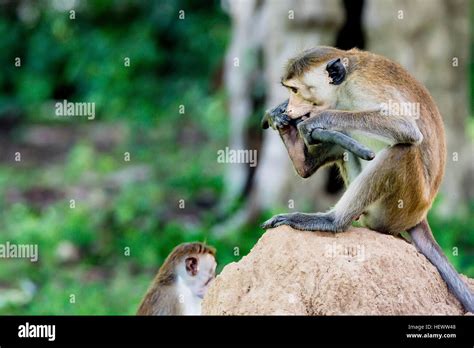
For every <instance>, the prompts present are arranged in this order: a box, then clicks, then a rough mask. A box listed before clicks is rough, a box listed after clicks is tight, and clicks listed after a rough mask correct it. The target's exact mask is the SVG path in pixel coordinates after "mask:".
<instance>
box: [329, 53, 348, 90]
mask: <svg viewBox="0 0 474 348" xmlns="http://www.w3.org/2000/svg"><path fill="white" fill-rule="evenodd" d="M326 71H327V72H328V73H329V77H330V78H331V79H332V82H331V84H333V85H339V84H341V83H342V81H344V78H345V77H346V68H345V66H344V64H342V62H341V58H337V59H333V60H331V61H330V62H329V63H328V65H326Z"/></svg>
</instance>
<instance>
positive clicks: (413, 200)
mask: <svg viewBox="0 0 474 348" xmlns="http://www.w3.org/2000/svg"><path fill="white" fill-rule="evenodd" d="M281 83H282V85H283V86H284V87H286V88H287V89H288V90H289V93H290V97H289V99H288V101H286V102H284V103H282V104H281V105H279V106H277V107H276V108H274V109H273V110H270V111H269V112H267V113H266V115H265V116H264V119H263V122H262V126H263V127H264V128H267V127H268V125H271V126H272V128H276V129H277V130H278V132H279V134H280V137H281V139H282V141H283V143H284V145H285V147H286V149H287V152H288V154H289V156H290V159H291V161H292V163H293V166H294V167H295V170H296V172H297V173H298V175H300V176H301V177H303V178H307V177H309V176H311V175H313V174H314V173H315V172H316V171H317V170H318V169H319V168H321V167H323V166H325V165H328V164H336V165H337V166H338V167H339V170H340V173H341V176H342V179H343V181H344V183H345V186H346V191H345V192H344V194H343V196H342V197H341V198H340V200H339V201H338V202H337V203H336V205H335V206H334V207H333V208H331V209H330V210H329V211H327V212H324V213H313V214H307V213H299V212H295V213H289V214H280V215H276V216H274V217H272V218H271V219H269V220H267V221H265V222H264V223H263V224H262V227H263V228H264V229H269V228H274V227H277V226H280V225H288V226H291V227H292V228H294V229H297V230H303V231H322V232H334V233H335V232H343V231H346V230H347V229H348V228H349V227H350V226H351V225H352V222H353V221H356V220H358V221H360V223H361V225H362V226H365V227H367V228H370V229H372V230H375V231H378V232H381V233H387V234H392V235H395V236H400V235H402V236H403V233H404V232H408V234H409V239H410V242H411V243H413V244H414V246H415V247H416V249H417V250H418V251H419V252H420V253H422V254H423V255H424V256H425V257H426V258H427V259H428V260H429V261H430V262H431V263H432V264H433V265H434V266H436V268H437V269H438V271H439V273H440V275H441V277H442V278H443V279H444V281H445V282H446V283H447V286H448V288H449V289H450V291H451V292H452V293H453V294H454V295H455V297H456V298H457V299H458V300H459V301H460V303H461V304H462V305H463V306H464V308H465V309H466V310H467V311H469V312H474V295H473V293H472V291H471V290H470V289H469V287H468V285H467V284H466V283H465V282H464V281H463V280H462V278H461V277H460V275H459V274H458V273H457V272H456V270H455V269H454V267H453V266H452V265H451V264H450V263H449V261H448V260H447V258H446V256H445V255H444V253H443V251H442V249H441V248H440V246H439V245H438V243H437V242H436V240H435V239H434V236H433V234H432V231H431V229H430V226H429V224H428V221H427V213H428V211H429V209H430V208H431V205H432V203H433V200H434V198H435V196H436V194H437V192H438V190H439V186H440V184H441V181H442V178H443V175H444V167H445V161H446V144H445V143H446V141H445V132H444V125H443V120H442V117H441V115H440V113H439V111H438V108H437V106H436V104H435V102H434V101H433V99H432V97H431V95H430V94H429V92H428V90H427V89H426V88H425V87H424V86H423V85H422V84H421V83H420V82H418V81H417V80H416V79H415V78H414V77H412V76H411V75H410V74H409V73H408V72H407V71H406V70H405V69H404V68H403V67H402V66H401V65H399V64H398V63H395V62H393V61H390V60H389V59H387V58H385V57H382V56H380V55H376V54H373V53H370V52H366V51H361V50H358V49H351V50H347V51H345V50H339V49H336V48H332V47H326V46H318V47H316V48H313V49H310V50H306V51H304V52H302V53H301V54H300V55H298V56H296V57H295V58H293V59H290V60H289V62H288V64H287V66H286V69H285V72H284V74H283V76H282V79H281ZM321 132H330V133H328V134H326V138H325V137H324V136H322V137H321ZM340 134H343V135H345V136H347V137H348V138H349V139H347V138H345V137H343V138H341V137H340ZM351 138H352V140H350V139H351ZM321 139H322V140H324V139H326V141H321ZM349 144H351V146H355V148H354V147H350V146H348V145H349ZM359 145H364V146H367V147H369V148H373V150H374V152H375V156H374V157H373V158H368V159H367V158H364V157H363V156H361V155H363V152H362V153H361V150H365V148H362V147H360V146H359ZM348 150H349V151H348ZM369 157H370V156H369Z"/></svg>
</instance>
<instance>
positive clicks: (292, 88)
mask: <svg viewBox="0 0 474 348" xmlns="http://www.w3.org/2000/svg"><path fill="white" fill-rule="evenodd" d="M290 90H291V91H292V92H293V93H295V94H296V93H298V88H296V87H290Z"/></svg>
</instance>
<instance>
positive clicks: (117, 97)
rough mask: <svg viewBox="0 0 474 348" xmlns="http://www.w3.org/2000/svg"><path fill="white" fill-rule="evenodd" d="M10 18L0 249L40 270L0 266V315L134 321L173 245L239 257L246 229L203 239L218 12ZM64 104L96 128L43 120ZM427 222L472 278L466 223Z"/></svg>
mask: <svg viewBox="0 0 474 348" xmlns="http://www.w3.org/2000/svg"><path fill="white" fill-rule="evenodd" d="M21 3H22V2H19V3H16V2H7V4H6V5H2V12H1V15H0V37H1V39H0V64H1V65H2V74H0V132H1V140H0V141H1V143H2V144H1V157H0V195H1V197H2V199H1V200H0V229H1V231H0V242H2V243H3V242H5V241H10V242H11V243H26V244H30V243H37V244H38V245H39V253H40V259H39V261H38V262H36V263H31V262H29V261H28V260H13V259H12V260H0V314H134V312H135V311H136V308H137V305H138V303H139V301H140V299H141V297H142V296H143V294H144V292H145V290H146V288H147V287H148V285H149V282H150V281H151V279H152V277H153V275H154V274H155V272H156V270H157V268H158V266H159V265H160V264H161V262H162V261H163V259H164V258H165V257H166V256H167V254H168V253H169V252H170V250H171V249H172V248H173V247H174V246H175V245H177V244H179V243H181V242H184V241H193V240H200V241H207V242H208V243H209V244H211V245H214V246H215V247H216V248H217V250H218V262H219V270H220V269H222V267H223V266H224V265H225V264H227V263H230V262H233V261H238V260H239V259H240V258H241V257H242V256H243V255H245V254H246V253H247V252H248V251H249V250H250V248H251V247H252V246H253V245H254V243H255V242H256V240H257V239H258V238H259V236H260V235H261V231H260V229H259V227H258V226H256V225H254V226H247V227H246V228H244V229H239V230H238V231H233V233H230V234H229V236H227V237H226V238H220V239H216V238H215V237H213V236H212V235H211V234H210V233H209V231H210V228H211V227H212V226H213V225H214V224H215V223H216V214H215V208H216V206H217V205H218V202H219V197H220V195H221V194H222V192H223V185H224V180H223V176H224V167H223V166H222V165H220V164H218V163H217V162H216V160H215V158H216V151H217V149H222V148H224V147H225V146H226V145H227V139H228V131H229V130H228V128H229V121H228V116H227V109H226V107H227V106H226V96H225V92H224V89H223V86H222V82H221V81H220V80H221V78H219V76H220V75H221V73H220V71H221V70H222V65H223V57H224V55H225V51H226V48H227V45H228V43H229V36H230V30H231V23H230V19H229V18H228V17H227V15H226V14H224V13H223V12H222V9H221V7H220V2H219V1H214V2H211V1H209V2H204V1H192V0H189V1H184V0H180V1H174V0H161V1H159V2H157V3H156V4H155V5H153V6H150V4H149V3H148V2H146V1H144V2H139V1H136V2H133V1H118V2H117V1H98V2H93V3H94V5H93V6H92V5H90V4H91V2H84V3H82V6H81V10H80V12H77V13H76V19H75V20H71V19H70V18H69V12H68V11H66V10H65V9H62V8H60V7H55V6H52V5H51V3H50V2H48V3H47V2H44V3H42V2H39V3H36V4H34V5H31V4H30V6H26V5H25V6H23V8H21V6H22V5H21ZM53 3H54V2H53ZM19 7H20V8H19ZM182 8H185V9H186V16H187V17H186V23H184V22H183V21H180V20H178V18H177V13H178V11H179V10H180V9H182ZM19 14H20V15H19ZM19 17H20V18H21V20H19ZM15 57H21V67H15V66H14V64H13V62H14V60H15ZM127 57H129V58H130V66H129V67H126V66H124V59H125V58H127ZM472 75H473V69H471V81H472ZM63 99H67V100H68V101H94V102H95V103H96V110H95V111H96V119H95V120H94V121H88V120H86V119H82V118H54V117H51V115H52V114H53V113H54V103H55V101H57V100H59V101H61V100H63ZM180 105H184V106H185V113H184V114H180V113H179V106H180ZM471 121H472V118H471ZM470 127H471V129H474V128H473V124H472V122H471V124H470ZM471 133H472V132H471ZM16 152H20V153H21V161H20V162H16V161H15V160H14V157H15V153H16ZM126 153H129V154H130V161H126V160H125V154H126ZM204 164H205V165H204ZM71 199H75V208H71V207H70V200H71ZM181 199H183V200H184V202H185V209H180V208H179V201H180V200H181ZM440 199H442V198H440ZM472 209H473V208H472V207H471V211H472ZM275 212H277V211H274V212H266V213H265V214H264V215H265V216H263V217H262V220H263V218H265V217H268V216H270V215H272V213H275ZM430 222H431V224H432V229H433V231H435V232H436V231H441V230H442V231H443V233H439V234H437V239H438V241H439V243H440V244H441V245H442V246H443V247H444V248H445V250H451V248H452V247H453V246H455V245H459V244H462V245H463V246H465V247H466V248H469V249H470V250H472V251H473V252H472V253H468V254H464V255H465V256H462V257H461V256H460V257H456V258H451V261H452V262H453V263H454V264H455V266H456V267H457V269H458V270H460V271H461V272H463V273H465V274H467V275H470V276H471V277H473V276H474V260H473V256H472V255H473V254H474V235H473V234H472V233H466V231H469V230H471V231H472V226H473V225H474V217H473V214H470V218H469V219H468V220H466V219H456V218H453V219H449V220H446V219H441V218H440V217H437V216H430ZM127 248H129V249H127ZM128 250H129V251H130V254H129V255H128V253H127V251H128ZM450 254H451V253H450ZM467 255H470V256H467ZM71 295H74V300H75V301H72V302H73V303H71V298H72V297H71Z"/></svg>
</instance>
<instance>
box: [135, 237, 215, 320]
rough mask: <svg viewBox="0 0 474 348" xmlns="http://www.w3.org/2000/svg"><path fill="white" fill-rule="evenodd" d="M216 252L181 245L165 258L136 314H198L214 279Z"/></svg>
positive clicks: (205, 247)
mask: <svg viewBox="0 0 474 348" xmlns="http://www.w3.org/2000/svg"><path fill="white" fill-rule="evenodd" d="M215 255H216V250H215V249H214V248H213V247H211V246H208V245H205V244H203V243H198V242H195V243H183V244H180V245H178V246H177V247H175V248H174V249H173V251H172V252H171V253H170V254H169V255H168V257H167V258H166V260H165V261H164V263H163V265H162V266H161V267H160V269H159V271H158V273H157V275H156V276H155V278H154V280H153V282H152V283H151V285H150V287H149V289H148V291H147V292H146V294H145V296H144V297H143V299H142V301H141V303H140V305H139V308H138V311H137V315H200V314H201V302H202V300H203V298H204V295H205V294H206V292H207V290H208V288H209V284H210V283H211V282H212V280H213V279H214V277H215V272H216V266H217V263H216V259H215Z"/></svg>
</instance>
